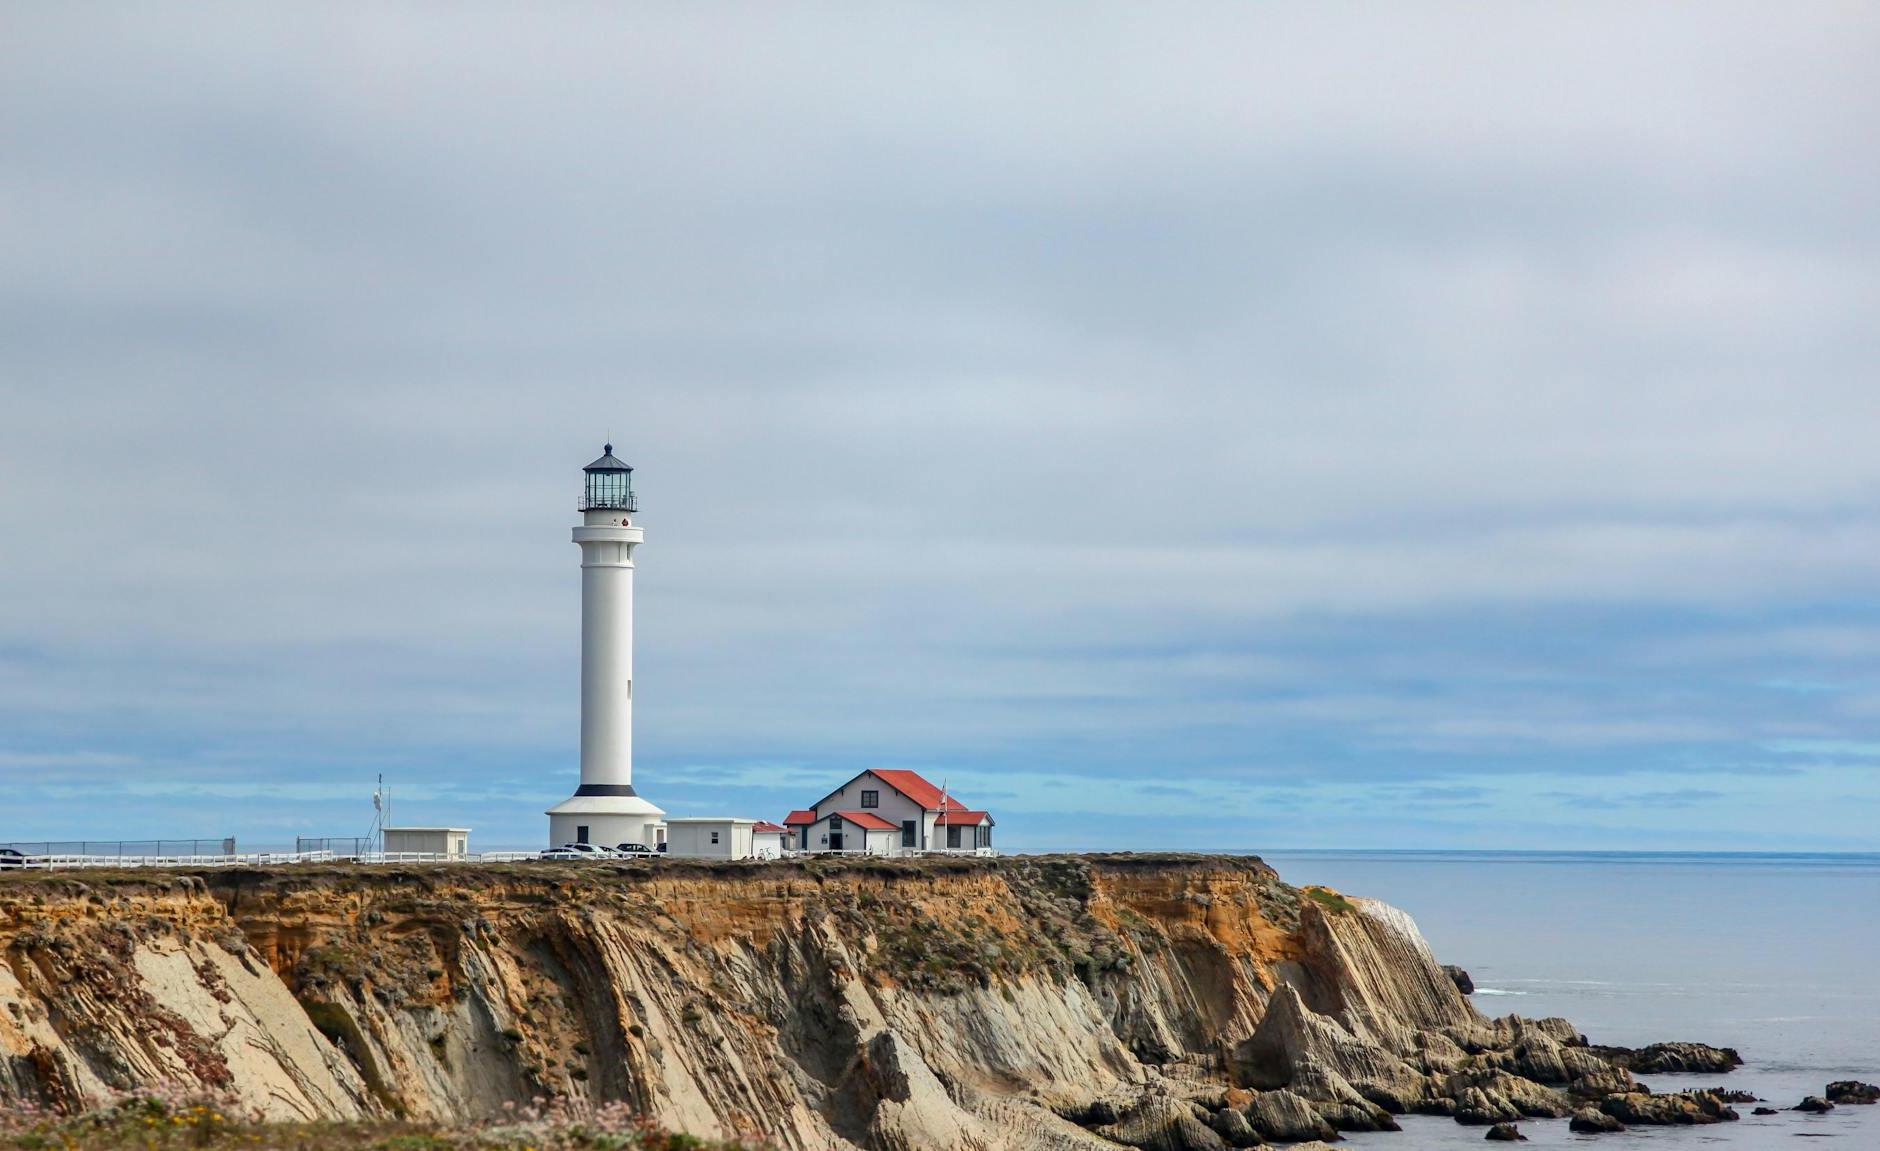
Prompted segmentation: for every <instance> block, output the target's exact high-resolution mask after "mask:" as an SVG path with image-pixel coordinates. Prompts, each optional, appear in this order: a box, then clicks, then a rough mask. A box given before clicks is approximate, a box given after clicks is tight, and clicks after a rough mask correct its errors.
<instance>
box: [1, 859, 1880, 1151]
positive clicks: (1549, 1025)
mask: <svg viewBox="0 0 1880 1151" xmlns="http://www.w3.org/2000/svg"><path fill="white" fill-rule="evenodd" d="M0 956H3V957H4V962H0V1106H4V1105H6V1104H8V1103H13V1104H33V1105H36V1106H46V1107H52V1108H58V1109H64V1110H82V1109H84V1108H87V1107H93V1106H97V1105H99V1104H100V1103H101V1102H105V1101H108V1100H109V1099H111V1098H113V1097H114V1096H115V1095H116V1094H117V1093H122V1092H126V1091H136V1090H140V1089H144V1088H147V1087H149V1086H151V1085H155V1084H170V1085H180V1086H181V1087H182V1088H184V1089H195V1088H200V1089H204V1090H213V1091H218V1092H226V1093H231V1094H233V1095H234V1096H236V1097H239V1098H241V1099H242V1100H244V1101H245V1102H246V1103H248V1104H249V1105H252V1106H254V1107H255V1108H257V1109H258V1110H260V1111H262V1112H263V1113H265V1114H268V1115H271V1116H273V1117H275V1118H278V1119H283V1120H293V1121H302V1122H305V1121H328V1120H355V1119H364V1120H383V1119H387V1118H390V1119H397V1120H420V1121H433V1120H434V1121H440V1122H449V1123H461V1122H474V1121H477V1120H478V1119H480V1118H486V1117H491V1116H499V1115H501V1114H504V1113H505V1112H504V1109H505V1108H506V1107H507V1108H511V1109H513V1108H515V1107H517V1106H528V1105H532V1104H533V1103H534V1102H535V1101H547V1102H548V1103H549V1104H550V1105H555V1106H564V1105H565V1106H573V1107H581V1106H599V1105H604V1104H617V1105H621V1106H626V1107H630V1108H631V1109H633V1110H634V1111H636V1112H639V1113H642V1114H645V1115H648V1116H650V1117H652V1118H653V1119H655V1120H656V1121H657V1122H659V1123H660V1124H662V1125H663V1126H665V1127H668V1128H670V1129H673V1130H683V1131H690V1132H694V1133H696V1134H699V1135H702V1136H707V1137H715V1138H725V1137H734V1136H741V1135H752V1136H756V1137H760V1138H761V1139H763V1140H765V1141H767V1142H769V1143H771V1144H773V1145H775V1146H779V1147H784V1148H801V1149H803V1151H812V1149H813V1151H826V1149H831V1148H833V1149H836V1151H844V1149H850V1148H856V1149H860V1148H867V1149H871V1151H874V1149H880V1151H930V1149H937V1151H1002V1149H1011V1151H1021V1149H1023V1151H1032V1149H1036V1148H1043V1149H1046V1151H1056V1149H1062V1151H1101V1149H1103V1148H1114V1147H1117V1146H1128V1147H1138V1148H1145V1149H1152V1151H1218V1149H1223V1148H1229V1147H1252V1146H1260V1145H1263V1144H1268V1143H1290V1144H1292V1145H1294V1146H1296V1147H1300V1148H1310V1147H1312V1146H1313V1145H1314V1144H1315V1142H1316V1143H1324V1142H1328V1141H1331V1140H1335V1139H1337V1138H1338V1137H1339V1136H1340V1135H1341V1134H1344V1133H1348V1132H1360V1131H1389V1130H1395V1129H1398V1128H1399V1121H1398V1117H1400V1116H1404V1115H1435V1116H1446V1117H1449V1118H1451V1119H1453V1120H1454V1121H1455V1122H1456V1123H1458V1124H1462V1125H1465V1126H1469V1127H1475V1128H1481V1129H1482V1130H1483V1137H1484V1139H1485V1140H1488V1139H1493V1140H1509V1141H1512V1140H1518V1139H1519V1138H1520V1124H1522V1123H1524V1122H1531V1121H1534V1120H1538V1119H1550V1120H1565V1121H1567V1122H1568V1123H1569V1124H1570V1125H1571V1127H1572V1129H1573V1130H1574V1131H1576V1132H1605V1131H1618V1130H1623V1129H1624V1128H1625V1127H1627V1126H1639V1125H1669V1124H1676V1125H1694V1124H1710V1123H1722V1122H1729V1121H1731V1120H1733V1119H1735V1118H1737V1112H1736V1110H1735V1109H1734V1107H1733V1106H1732V1104H1733V1103H1737V1102H1748V1100H1746V1099H1742V1098H1741V1097H1740V1096H1734V1095H1726V1093H1724V1092H1722V1091H1720V1090H1698V1091H1679V1092H1669V1093H1658V1092H1654V1091H1652V1090H1651V1089H1650V1088H1649V1087H1648V1086H1647V1085H1646V1084H1644V1083H1641V1082H1640V1079H1639V1078H1638V1077H1640V1076H1655V1075H1662V1074H1687V1073H1693V1072H1695V1073H1702V1074H1706V1075H1709V1074H1716V1075H1722V1074H1725V1073H1727V1072H1729V1071H1731V1070H1732V1069H1733V1068H1735V1067H1737V1066H1739V1065H1740V1064H1741V1062H1742V1060H1741V1059H1740V1058H1739V1056H1738V1054H1737V1053H1736V1052H1735V1051H1732V1050H1729V1049H1727V1048H1717V1047H1710V1046H1706V1045H1704V1044H1701V1043H1692V1042H1667V1043H1659V1044H1653V1045H1650V1046H1647V1047H1642V1048H1638V1049H1628V1048H1619V1047H1609V1046H1598V1045H1594V1044H1591V1043H1589V1042H1588V1041H1587V1038H1586V1037H1585V1036H1584V1035H1582V1034H1580V1033H1579V1032H1578V1031H1577V1030H1576V1029H1575V1028H1574V1027H1573V1025H1572V1024H1570V1023H1568V1022H1567V1021H1565V1020H1561V1019H1523V1018H1520V1017H1518V1016H1508V1017H1504V1018H1500V1019H1490V1018H1486V1017H1484V1016H1483V1015H1481V1014H1480V1013H1478V1012H1477V1011H1476V1010H1475V1008H1474V1007H1473V1006H1472V1005H1471V1003H1470V1001H1469V1000H1468V998H1467V996H1466V995H1465V994H1464V993H1463V990H1462V988H1463V987H1464V986H1466V980H1467V975H1466V973H1464V972H1460V971H1459V970H1457V969H1445V968H1444V967H1442V966H1441V965H1440V964H1439V963H1438V962H1437V961H1436V958H1435V957H1434V956H1433V955H1432V954H1431V953H1430V949H1429V947H1428V945H1427V943H1425V942H1424V940H1423V938H1422V936H1421V935H1420V934H1419V933H1418V932H1417V929H1416V925H1415V923H1414V922H1413V921H1412V920H1411V919H1410V918H1409V916H1407V915H1405V914H1404V913H1402V912H1401V911H1398V910H1396V909H1394V908H1391V907H1389V906H1387V905H1384V904H1381V903H1377V902H1375V901H1371V900H1366V899H1363V898H1359V897H1353V896H1347V895H1344V894H1341V893H1338V892H1333V891H1329V890H1326V889H1323V888H1297V887H1293V886H1291V885H1288V884H1286V883H1285V882H1283V881H1282V880H1281V879H1280V878H1279V877H1278V876H1277V875H1276V874H1275V873H1274V872H1273V871H1272V870H1271V869H1270V868H1268V867H1266V866H1265V865H1264V864H1262V863H1260V862H1259V861H1258V860H1253V859H1247V858H1231V857H1214V856H1045V857H1016V858H1011V859H1003V860H996V861H989V862H988V861H965V860H925V861H914V862H909V861H883V860H803V861H788V862H783V863H770V864H721V865H712V864H680V863H677V862H674V861H666V862H662V863H661V864H660V865H657V866H652V867H647V866H638V867H635V866H628V865H620V866H613V865H600V866H595V865H578V864H576V865H562V864H515V865H490V866H482V867H478V866H456V867H448V866H446V867H421V866H418V867H409V868H345V867H303V868H281V869H275V870H268V871H245V872H205V873H202V874H199V875H163V876H153V875H151V874H149V873H143V874H136V873H122V874H96V873H88V874H86V875H85V876H84V877H83V878H82V879H81V878H70V877H59V878H53V877H43V876H42V877H19V876H6V877H4V878H0ZM1875 1097H1880V1092H1875V1091H1874V1089H1873V1088H1871V1087H1869V1086H1867V1085H1865V1084H1860V1083H1851V1082H1850V1083H1837V1084H1832V1085H1829V1086H1828V1087H1827V1088H1826V1089H1824V1093H1823V1095H1822V1096H1821V1097H1819V1099H1818V1100H1811V1101H1810V1102H1809V1104H1805V1106H1812V1105H1813V1103H1815V1102H1819V1104H1820V1105H1821V1106H1823V1107H1834V1106H1846V1105H1859V1104H1861V1103H1871V1102H1873V1100H1874V1098H1875ZM1406 1151H1409V1149H1406Z"/></svg>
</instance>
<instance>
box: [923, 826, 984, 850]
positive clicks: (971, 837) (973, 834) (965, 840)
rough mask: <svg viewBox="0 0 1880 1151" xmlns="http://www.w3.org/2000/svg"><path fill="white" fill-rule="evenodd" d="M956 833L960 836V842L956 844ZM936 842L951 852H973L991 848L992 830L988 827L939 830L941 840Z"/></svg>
mask: <svg viewBox="0 0 1880 1151" xmlns="http://www.w3.org/2000/svg"><path fill="white" fill-rule="evenodd" d="M956 833H957V835H958V842H955V839H954V836H955V834H956ZM935 842H936V845H937V846H939V847H942V848H945V849H947V850H949V851H971V850H973V849H975V848H980V847H991V846H992V828H991V827H990V826H986V825H981V826H977V827H942V828H940V829H939V838H938V839H937V840H936V841H935Z"/></svg>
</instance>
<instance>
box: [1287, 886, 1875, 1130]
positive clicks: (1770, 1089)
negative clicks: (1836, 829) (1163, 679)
mask: <svg viewBox="0 0 1880 1151" xmlns="http://www.w3.org/2000/svg"><path fill="white" fill-rule="evenodd" d="M1257 854H1259V855H1260V857H1261V858H1262V859H1265V860H1266V861H1267V862H1268V863H1270V864H1271V865H1273V866H1274V867H1275V868H1277V869H1278V870H1279V873H1280V875H1281V876H1283V877H1284V878H1285V879H1286V880H1287V881H1288V882H1290V883H1295V884H1302V883H1323V884H1326V885H1328V886H1331V887H1334V888H1337V889H1338V890H1339V891H1342V892H1344V893H1346V894H1348V895H1363V896H1370V897H1373V898H1376V899H1382V900H1384V901H1385V902H1387V903H1392V904H1395V905H1396V906H1398V907H1400V908H1402V909H1404V910H1405V911H1408V912H1409V913H1410V914H1411V915H1412V916H1413V917H1414V918H1415V919H1416V921H1417V924H1418V925H1419V926H1420V927H1421V928H1422V929H1423V934H1424V935H1425V936H1427V937H1428V939H1429V941H1430V945H1431V946H1432V947H1433V948H1434V949H1435V951H1436V954H1437V957H1438V958H1439V959H1440V960H1441V961H1442V962H1444V963H1454V964H1459V965H1460V966H1462V967H1463V968H1465V969H1467V970H1468V972H1469V974H1470V975H1471V977H1472V978H1473V979H1474V981H1475V984H1476V987H1477V991H1476V994H1475V997H1474V1002H1475V1005H1476V1007H1477V1009H1479V1010H1480V1011H1482V1012H1483V1013H1484V1014H1487V1015H1508V1014H1511V1013H1512V1014H1519V1015H1524V1016H1530V1017H1540V1016H1547V1015H1559V1016H1563V1017H1565V1018H1567V1019H1570V1020H1572V1021H1573V1022H1574V1023H1575V1024H1576V1025H1577V1026H1578V1027H1579V1029H1580V1030H1581V1031H1582V1032H1583V1033H1585V1035H1586V1036H1587V1037H1588V1038H1589V1039H1590V1040H1591V1041H1592V1042H1594V1043H1607V1044H1620V1045H1624V1046H1628V1047H1636V1046H1641V1045H1643V1044H1646V1043H1651V1042H1656V1041H1660V1040H1672V1039H1686V1040H1697V1041H1700V1042H1704V1043H1713V1044H1716V1045H1718V1046H1724V1047H1734V1048H1736V1049H1737V1050H1738V1052H1739V1053H1741V1054H1742V1056H1743V1059H1744V1060H1745V1063H1746V1065H1745V1066H1743V1067H1740V1068H1738V1069H1737V1070H1736V1071H1733V1072H1731V1073H1730V1074H1729V1075H1726V1076H1714V1075H1713V1076H1677V1075H1654V1076H1641V1079H1642V1080H1643V1081H1644V1082H1645V1083H1646V1084H1648V1085H1649V1086H1650V1087H1651V1088H1652V1089H1653V1090H1656V1091H1673V1090H1680V1089H1683V1088H1686V1087H1708V1086H1714V1085H1717V1084H1725V1085H1727V1086H1729V1087H1731V1088H1735V1089H1740V1090H1747V1091H1753V1092H1755V1093H1756V1094H1757V1095H1759V1096H1762V1097H1763V1098H1765V1099H1767V1100H1768V1104H1767V1105H1768V1106H1770V1107H1776V1108H1781V1109H1784V1110H1783V1111H1782V1113H1781V1114H1779V1115H1775V1116H1770V1117H1764V1118H1753V1117H1751V1115H1750V1113H1749V1112H1750V1108H1752V1107H1754V1106H1756V1104H1751V1103H1745V1104H1738V1105H1736V1109H1737V1111H1738V1112H1739V1113H1740V1114H1741V1115H1742V1116H1743V1118H1742V1120H1741V1121H1740V1122H1737V1123H1726V1124H1718V1125H1715V1126H1710V1127H1695V1128H1634V1129H1633V1130H1632V1131H1630V1132H1628V1133H1626V1134H1624V1135H1603V1136H1591V1135H1574V1134H1572V1133H1571V1132H1569V1131H1568V1130H1567V1123H1566V1120H1564V1119H1561V1120H1544V1119H1538V1120H1532V1119H1531V1120H1527V1121H1524V1122H1523V1123H1522V1124H1521V1131H1522V1133H1523V1134H1525V1135H1526V1136H1527V1137H1528V1139H1529V1142H1528V1143H1527V1144H1526V1145H1527V1146H1529V1147H1565V1146H1575V1147H1583V1146H1586V1145H1587V1144H1590V1143H1598V1144H1600V1145H1602V1146H1610V1147H1624V1146H1646V1145H1649V1146H1651V1147H1654V1148H1661V1147H1662V1148H1674V1147H1675V1148H1683V1147H1705V1148H1710V1147H1728V1148H1744V1149H1750V1148H1773V1147H1789V1148H1793V1147H1796V1146H1801V1145H1802V1144H1797V1143H1796V1141H1795V1140H1796V1137H1798V1136H1802V1137H1811V1138H1810V1142H1813V1138H1812V1137H1821V1138H1822V1139H1823V1140H1824V1142H1823V1143H1822V1144H1821V1145H1823V1146H1827V1147H1835V1146H1841V1147H1848V1148H1858V1149H1861V1151H1867V1149H1870V1148H1880V1106H1873V1107H1855V1106H1843V1107H1839V1108H1837V1109H1836V1110H1835V1111H1833V1112H1832V1113H1830V1114H1828V1115H1823V1116H1814V1115H1803V1114H1800V1113H1795V1112H1790V1111H1787V1110H1786V1109H1787V1108H1790V1107H1793V1106H1795V1104H1797V1103H1799V1102H1801V1100H1802V1098H1803V1096H1805V1095H1819V1094H1821V1093H1822V1089H1823V1088H1824V1087H1825V1086H1826V1085H1827V1084H1828V1083H1829V1082H1830V1081H1832V1080H1836V1079H1861V1080H1865V1081H1866V1082H1869V1083H1874V1082H1880V978H1877V976H1880V855H1749V854H1690V855H1673V854H1630V853H1596V852H1589V853H1525V852H1387V851H1374V852H1365V851H1275V852H1264V851H1263V852H1258V853H1257ZM1403 1126H1404V1130H1403V1132H1402V1133H1388V1132H1382V1133H1374V1134H1369V1135H1352V1136H1348V1137H1346V1138H1345V1139H1344V1140H1341V1142H1342V1143H1344V1144H1346V1145H1349V1146H1351V1147H1354V1148H1374V1149H1376V1151H1384V1149H1385V1148H1397V1149H1398V1151H1435V1149H1438V1148H1452V1147H1458V1148H1459V1147H1481V1146H1483V1145H1484V1139H1483V1134H1484V1133H1483V1130H1482V1129H1481V1128H1479V1127H1462V1126H1460V1125H1459V1124H1457V1123H1455V1122H1454V1121H1453V1120H1450V1119H1443V1118H1435V1117H1425V1116H1406V1117H1404V1119H1403Z"/></svg>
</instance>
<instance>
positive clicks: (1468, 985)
mask: <svg viewBox="0 0 1880 1151" xmlns="http://www.w3.org/2000/svg"><path fill="white" fill-rule="evenodd" d="M1443 974H1445V975H1447V976H1449V981H1450V982H1451V983H1453V984H1455V985H1456V990H1457V991H1460V992H1462V993H1463V994H1464V995H1474V994H1475V980H1473V979H1470V978H1469V973H1468V972H1466V971H1464V970H1463V969H1462V968H1460V967H1457V966H1456V965H1455V964H1453V963H1445V964H1443Z"/></svg>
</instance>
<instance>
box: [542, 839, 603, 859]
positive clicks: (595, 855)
mask: <svg viewBox="0 0 1880 1151" xmlns="http://www.w3.org/2000/svg"><path fill="white" fill-rule="evenodd" d="M619 854H620V853H619V852H618V851H615V850H614V849H613V848H611V847H602V846H601V845H600V844H598V843H564V844H562V845H561V846H560V847H551V848H549V849H548V850H547V851H544V852H543V853H542V858H543V859H613V858H616V857H617V856H619Z"/></svg>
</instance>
